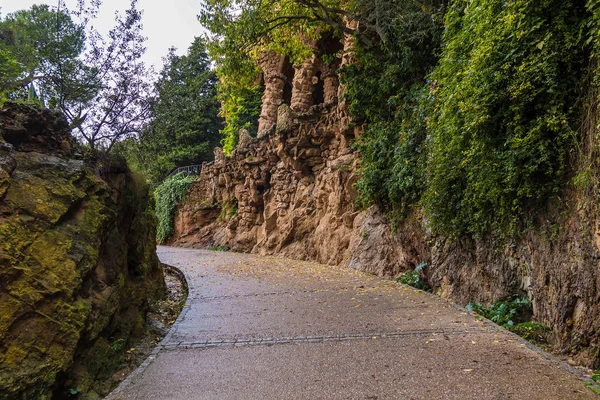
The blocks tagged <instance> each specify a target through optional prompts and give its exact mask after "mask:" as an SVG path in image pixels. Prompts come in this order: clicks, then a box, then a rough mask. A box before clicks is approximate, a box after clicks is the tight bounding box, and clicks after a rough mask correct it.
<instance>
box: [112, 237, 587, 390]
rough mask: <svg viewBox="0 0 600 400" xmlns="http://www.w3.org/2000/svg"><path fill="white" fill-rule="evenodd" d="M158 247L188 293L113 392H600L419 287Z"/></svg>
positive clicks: (276, 261) (311, 266)
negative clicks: (174, 316)
mask: <svg viewBox="0 0 600 400" xmlns="http://www.w3.org/2000/svg"><path fill="white" fill-rule="evenodd" d="M158 254H159V257H160V259H161V261H162V262H163V263H165V264H169V265H173V266H175V267H177V268H179V269H181V270H182V271H183V272H184V273H185V276H186V278H187V280H188V285H189V296H188V300H187V302H186V305H185V306H184V309H183V311H182V313H181V315H180V316H179V317H178V319H177V322H176V323H175V324H174V325H173V327H172V328H171V330H170V331H169V333H168V334H167V336H166V337H165V338H164V339H163V340H162V342H161V343H160V344H159V346H158V347H157V348H156V349H155V350H154V352H153V353H152V355H151V356H150V357H149V358H148V359H147V360H146V361H145V362H144V363H143V364H142V366H140V368H138V369H137V370H136V371H134V373H132V374H131V375H130V376H129V377H128V378H127V379H126V380H125V381H124V382H123V383H122V384H121V385H120V386H119V387H118V388H117V389H116V390H115V391H114V392H113V393H111V394H110V395H109V396H108V397H107V399H111V400H112V399H115V400H117V399H120V400H129V399H144V400H152V399H160V400H163V399H173V400H175V399H186V400H189V399H202V400H204V399H218V400H227V399H244V400H246V399H261V400H264V399H286V400H287V399H371V400H381V399H415V400H416V399H461V400H463V399H527V400H534V399H540V400H541V399H544V400H547V399H598V397H597V396H596V395H595V394H594V393H593V392H592V391H590V390H589V389H588V388H586V387H585V386H584V384H583V383H582V382H581V381H580V380H578V378H577V377H576V376H575V375H574V374H572V373H570V372H569V371H568V370H567V369H566V368H564V363H561V362H559V361H558V360H557V359H555V358H554V357H552V356H549V355H548V354H546V353H544V352H543V351H541V350H539V349H537V348H536V347H535V346H532V345H530V344H527V343H526V342H525V341H523V340H522V339H520V338H518V337H516V336H515V335H513V334H511V333H509V332H507V331H505V330H504V329H502V328H499V327H498V326H497V325H494V324H492V323H491V322H489V321H487V320H483V319H481V318H478V317H477V316H474V315H472V314H471V313H468V312H466V311H465V310H463V309H461V308H459V307H456V306H454V305H453V304H451V303H449V302H447V301H445V300H443V299H441V298H438V297H436V296H433V295H430V294H427V293H423V292H421V291H419V290H415V289H413V288H409V287H405V286H402V285H399V284H396V283H394V282H390V281H387V280H384V279H380V278H377V277H374V276H371V275H366V274H364V273H360V272H357V271H353V270H349V269H342V268H337V267H331V266H323V265H319V264H316V263H310V262H302V261H294V260H286V259H281V258H276V257H260V256H255V255H249V254H236V253H227V252H213V251H207V250H192V249H179V248H171V247H159V249H158Z"/></svg>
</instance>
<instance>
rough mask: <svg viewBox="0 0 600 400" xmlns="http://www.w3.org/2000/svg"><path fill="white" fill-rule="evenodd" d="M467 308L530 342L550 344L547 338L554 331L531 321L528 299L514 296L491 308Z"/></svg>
mask: <svg viewBox="0 0 600 400" xmlns="http://www.w3.org/2000/svg"><path fill="white" fill-rule="evenodd" d="M465 308H466V309H467V310H469V311H474V312H476V313H477V314H479V315H481V316H483V317H485V318H487V319H489V320H491V321H493V322H495V323H497V324H498V325H500V326H502V327H503V328H506V329H508V330H509V331H511V332H514V333H516V334H517V335H519V336H521V337H522V338H524V339H526V340H529V341H530V342H533V343H537V344H539V345H544V344H547V343H548V340H547V336H548V333H549V332H551V331H552V330H551V328H549V327H547V326H545V325H542V324H539V323H537V322H535V321H530V319H531V313H532V309H531V302H530V301H529V299H528V298H527V297H519V296H518V295H513V296H510V297H509V298H507V299H505V300H502V301H499V302H497V303H494V304H492V305H490V306H489V307H486V306H483V305H481V304H472V303H471V304H467V306H466V307H465Z"/></svg>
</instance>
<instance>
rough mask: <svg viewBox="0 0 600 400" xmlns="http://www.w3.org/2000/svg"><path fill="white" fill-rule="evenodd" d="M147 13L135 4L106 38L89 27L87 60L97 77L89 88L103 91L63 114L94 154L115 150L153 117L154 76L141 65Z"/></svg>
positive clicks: (93, 78)
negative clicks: (143, 27) (138, 8)
mask: <svg viewBox="0 0 600 400" xmlns="http://www.w3.org/2000/svg"><path fill="white" fill-rule="evenodd" d="M141 17H142V13H141V12H140V11H139V10H137V9H136V0H132V2H131V7H130V8H129V9H128V10H127V11H126V12H125V14H124V15H117V16H116V25H115V27H114V28H113V29H111V30H110V31H109V33H108V35H107V37H103V36H101V35H100V34H98V33H97V32H96V31H94V30H92V29H90V30H89V34H88V47H89V50H88V52H87V54H86V57H85V61H86V64H87V65H90V66H92V70H93V71H94V75H93V77H92V79H90V80H87V81H86V83H85V84H86V85H96V84H95V83H94V82H95V81H97V82H99V85H98V91H97V92H96V95H95V96H94V97H93V99H91V101H87V102H81V103H78V104H76V105H75V106H74V107H67V108H65V109H64V110H63V111H64V112H65V114H66V115H67V117H68V118H69V120H70V121H71V122H72V125H73V127H74V128H76V129H77V131H78V132H79V134H80V135H81V137H82V138H83V139H84V140H85V141H86V142H87V143H88V144H89V146H90V148H91V150H92V151H97V150H99V149H103V150H106V151H110V150H111V149H112V147H113V146H114V145H115V144H116V143H118V142H119V141H121V140H123V139H125V138H127V137H131V136H133V135H135V134H138V133H140V132H141V131H142V128H143V127H144V126H145V125H146V123H147V121H148V119H149V117H150V99H151V96H152V85H151V83H150V80H151V77H150V75H149V74H150V72H149V71H148V69H147V68H146V66H145V65H144V63H143V62H142V61H141V57H142V55H143V54H144V52H145V51H146V48H145V47H144V42H145V40H146V38H145V37H144V36H142V34H141V30H142V23H141Z"/></svg>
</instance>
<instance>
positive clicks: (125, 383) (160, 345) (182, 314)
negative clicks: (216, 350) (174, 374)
mask: <svg viewBox="0 0 600 400" xmlns="http://www.w3.org/2000/svg"><path fill="white" fill-rule="evenodd" d="M162 265H163V268H164V267H167V269H171V271H173V272H175V274H176V275H177V276H178V277H179V279H181V281H182V283H183V284H184V285H185V287H186V290H187V293H188V295H187V298H186V299H185V304H184V305H183V307H182V308H181V312H180V313H179V316H178V317H177V319H176V320H175V323H173V325H172V326H171V328H170V329H169V331H168V332H167V334H166V335H165V337H164V338H163V339H162V340H161V341H160V342H159V343H158V344H157V345H156V347H155V348H154V349H153V350H152V353H150V355H149V356H148V357H147V358H146V359H145V360H144V362H142V363H141V364H140V366H139V367H137V368H136V369H135V370H133V371H132V372H131V373H130V374H129V375H128V376H127V378H125V379H124V380H123V381H122V382H121V383H120V384H119V386H117V387H116V388H115V389H113V391H112V392H110V393H109V394H108V396H106V397H105V398H104V399H105V400H115V399H117V398H118V396H119V395H120V394H121V393H122V392H124V391H125V390H126V389H127V388H128V387H129V386H131V383H132V382H133V380H134V379H135V378H136V377H138V376H140V375H141V374H142V373H144V371H145V370H146V368H148V366H149V365H150V363H152V361H154V360H155V359H156V356H157V355H158V353H159V352H160V351H161V350H162V349H163V348H164V346H165V345H166V344H167V343H169V340H170V339H171V336H172V335H173V333H174V332H175V330H176V329H177V324H179V323H181V321H183V320H184V319H185V314H186V313H187V312H188V310H189V309H190V307H191V302H190V284H189V279H188V277H187V276H186V275H185V272H184V271H182V270H181V269H179V268H177V267H174V266H172V265H168V264H164V263H163V264H162Z"/></svg>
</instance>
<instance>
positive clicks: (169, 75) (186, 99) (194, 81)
mask: <svg viewBox="0 0 600 400" xmlns="http://www.w3.org/2000/svg"><path fill="white" fill-rule="evenodd" d="M216 86H217V77H216V75H215V73H214V72H213V71H211V69H210V61H209V59H208V55H207V54H206V50H205V46H204V42H203V40H202V38H199V37H198V38H196V39H195V40H194V42H193V43H192V44H191V46H190V48H189V49H188V52H187V54H186V55H183V56H178V55H176V54H175V52H174V49H171V51H170V53H169V55H168V56H167V58H166V62H165V65H164V67H163V69H162V71H161V73H160V77H159V79H158V81H157V82H156V83H155V91H156V98H155V99H154V100H153V101H152V103H151V120H150V122H149V123H148V125H147V126H146V127H145V128H144V129H143V130H142V132H140V134H139V135H138V137H137V138H136V139H135V140H132V141H130V142H128V143H126V144H125V145H124V146H121V149H122V150H123V151H124V152H125V153H126V155H127V158H128V160H129V162H130V163H132V164H133V166H134V167H135V168H136V169H138V170H140V171H142V172H143V173H144V175H146V177H147V178H148V179H149V180H150V181H151V182H152V183H153V184H154V185H158V184H159V183H160V182H161V181H162V180H163V179H164V178H165V177H166V176H167V175H168V174H169V173H170V172H171V171H172V170H174V169H175V168H177V167H181V166H186V165H194V164H201V163H202V162H204V161H210V160H212V158H213V148H214V147H215V146H217V145H218V144H219V140H220V136H219V129H220V128H221V126H222V125H221V118H220V117H219V107H220V104H219V102H218V101H217V89H216Z"/></svg>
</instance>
